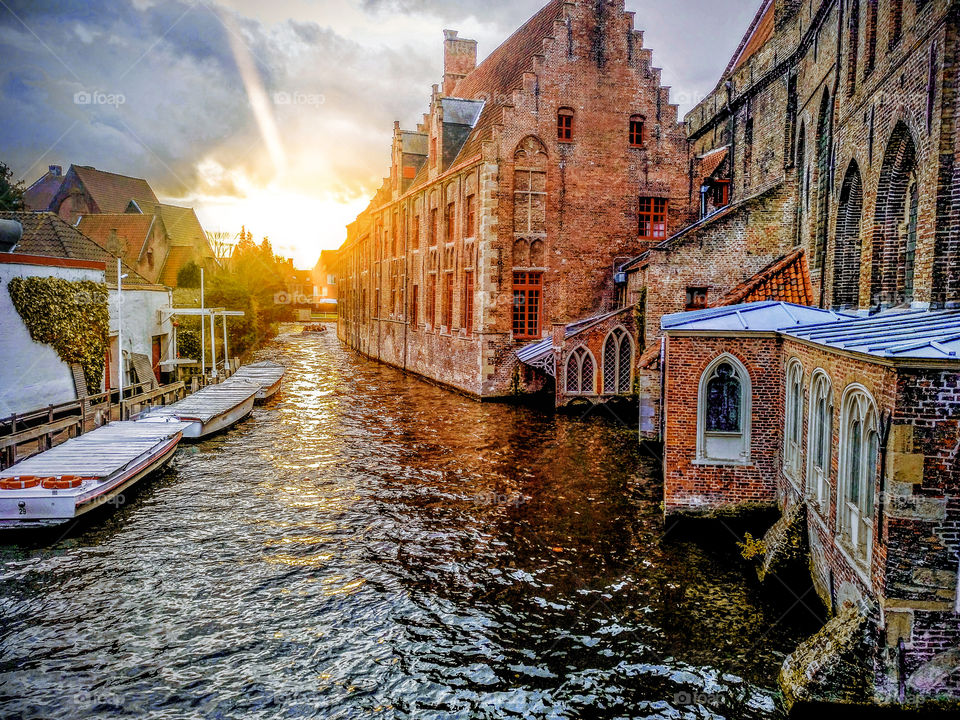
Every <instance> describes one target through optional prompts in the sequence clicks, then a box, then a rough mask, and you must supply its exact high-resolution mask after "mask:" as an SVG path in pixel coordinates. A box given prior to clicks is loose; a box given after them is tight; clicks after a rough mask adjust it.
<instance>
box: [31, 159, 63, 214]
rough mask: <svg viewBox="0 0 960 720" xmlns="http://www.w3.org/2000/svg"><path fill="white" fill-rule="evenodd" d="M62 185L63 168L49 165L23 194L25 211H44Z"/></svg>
mask: <svg viewBox="0 0 960 720" xmlns="http://www.w3.org/2000/svg"><path fill="white" fill-rule="evenodd" d="M61 185H63V168H62V167H60V166H59V165H51V166H50V167H49V168H48V169H47V172H46V173H45V174H44V175H43V176H42V177H41V178H40V179H39V180H37V181H36V182H35V183H33V185H31V186H30V187H28V188H27V189H26V190H24V192H23V204H24V206H25V207H26V209H27V210H36V211H46V210H49V209H50V203H51V202H53V198H54V197H55V196H56V194H57V193H58V192H59V190H60V186H61Z"/></svg>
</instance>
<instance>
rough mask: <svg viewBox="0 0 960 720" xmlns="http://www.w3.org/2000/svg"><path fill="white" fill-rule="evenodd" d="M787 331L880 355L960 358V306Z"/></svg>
mask: <svg viewBox="0 0 960 720" xmlns="http://www.w3.org/2000/svg"><path fill="white" fill-rule="evenodd" d="M783 332H784V334H785V335H789V336H790V337H795V338H799V339H802V340H809V341H810V342H815V343H817V344H819V345H826V346H828V347H833V348H837V349H839V350H850V351H853V352H858V353H864V354H866V355H873V356H876V357H889V358H914V359H932V360H960V310H937V311H925V310H915V311H909V312H897V311H894V312H886V313H882V314H880V315H874V316H873V317H868V318H858V319H855V320H852V321H848V322H845V323H842V324H839V325H822V324H818V325H807V326H804V327H799V328H786V329H784V330H783Z"/></svg>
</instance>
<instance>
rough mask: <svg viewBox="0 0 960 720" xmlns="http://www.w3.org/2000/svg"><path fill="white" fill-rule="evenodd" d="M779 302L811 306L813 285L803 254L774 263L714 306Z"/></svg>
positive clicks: (797, 251)
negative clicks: (768, 301) (769, 301)
mask: <svg viewBox="0 0 960 720" xmlns="http://www.w3.org/2000/svg"><path fill="white" fill-rule="evenodd" d="M764 300H782V301H783V302H788V303H793V304H795V305H813V304H814V303H815V302H816V299H815V298H814V295H813V284H812V283H811V282H810V270H809V268H808V267H807V258H806V255H805V254H804V252H803V250H794V251H793V252H792V253H789V254H788V255H784V256H783V257H782V258H779V259H778V260H775V261H774V262H772V263H770V264H769V265H767V267H765V268H764V269H763V270H761V271H760V272H758V273H757V274H756V275H754V276H753V277H752V278H750V279H749V280H747V281H746V282H743V283H741V284H740V285H738V286H737V287H735V288H734V289H733V290H731V291H730V292H729V293H727V294H726V295H725V296H724V297H723V298H722V299H721V300H720V301H719V302H717V303H716V305H717V306H724V305H739V304H740V303H752V302H762V301H764Z"/></svg>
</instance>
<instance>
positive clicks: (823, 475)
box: [807, 368, 833, 508]
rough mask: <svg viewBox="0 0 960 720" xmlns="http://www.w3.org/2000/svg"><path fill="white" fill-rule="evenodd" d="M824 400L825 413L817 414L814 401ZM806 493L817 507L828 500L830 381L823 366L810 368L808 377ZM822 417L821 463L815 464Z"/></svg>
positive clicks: (830, 448) (831, 457) (830, 446)
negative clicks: (823, 425) (823, 415)
mask: <svg viewBox="0 0 960 720" xmlns="http://www.w3.org/2000/svg"><path fill="white" fill-rule="evenodd" d="M821 397H822V398H823V400H824V410H825V417H824V418H820V416H819V415H818V414H817V403H818V402H819V400H820V398H821ZM807 418H808V420H807V497H808V498H810V499H811V500H815V501H816V503H817V505H819V506H820V507H821V508H826V507H828V505H829V501H830V475H831V466H832V463H833V382H832V381H831V380H830V376H829V375H828V374H827V372H826V371H825V370H824V369H823V368H817V369H816V370H814V371H813V377H812V378H811V380H810V402H809V409H808V411H807ZM822 421H826V424H827V428H826V431H827V432H826V446H825V448H824V452H825V454H826V457H825V458H824V460H825V462H824V465H825V467H818V465H817V451H816V448H817V437H818V436H819V435H820V432H821V424H822Z"/></svg>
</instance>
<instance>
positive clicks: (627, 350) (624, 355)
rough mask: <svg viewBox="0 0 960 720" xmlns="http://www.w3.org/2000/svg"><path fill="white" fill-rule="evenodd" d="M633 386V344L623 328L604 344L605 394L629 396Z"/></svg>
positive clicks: (616, 331) (617, 330) (609, 336)
mask: <svg viewBox="0 0 960 720" xmlns="http://www.w3.org/2000/svg"><path fill="white" fill-rule="evenodd" d="M632 384H633V343H632V342H631V341H630V336H629V335H627V332H626V330H624V329H623V328H622V327H618V328H616V329H615V330H614V331H613V332H612V333H610V334H609V335H608V336H607V339H606V341H604V343H603V394H604V395H629V394H630V393H631V391H632V389H633V388H632Z"/></svg>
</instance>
